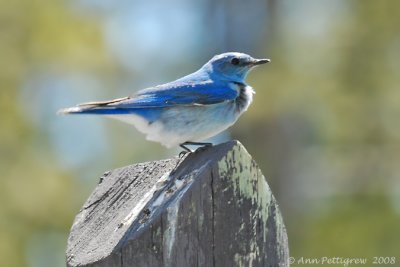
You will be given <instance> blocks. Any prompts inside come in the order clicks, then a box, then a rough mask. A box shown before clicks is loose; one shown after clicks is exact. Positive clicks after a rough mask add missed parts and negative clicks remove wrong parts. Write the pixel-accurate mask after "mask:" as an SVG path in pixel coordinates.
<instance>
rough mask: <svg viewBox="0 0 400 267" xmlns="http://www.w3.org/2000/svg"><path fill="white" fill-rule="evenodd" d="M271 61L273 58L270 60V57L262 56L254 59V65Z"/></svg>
mask: <svg viewBox="0 0 400 267" xmlns="http://www.w3.org/2000/svg"><path fill="white" fill-rule="evenodd" d="M268 62H271V60H269V59H268V58H262V59H254V61H253V62H252V64H253V65H255V66H256V65H261V64H265V63H268Z"/></svg>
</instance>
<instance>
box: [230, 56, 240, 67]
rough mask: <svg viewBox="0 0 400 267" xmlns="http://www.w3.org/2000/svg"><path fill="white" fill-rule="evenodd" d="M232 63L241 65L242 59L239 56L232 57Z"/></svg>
mask: <svg viewBox="0 0 400 267" xmlns="http://www.w3.org/2000/svg"><path fill="white" fill-rule="evenodd" d="M231 63H232V65H239V63H240V60H239V59H238V58H237V57H234V58H232V60H231Z"/></svg>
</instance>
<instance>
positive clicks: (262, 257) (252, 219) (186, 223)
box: [67, 141, 289, 267]
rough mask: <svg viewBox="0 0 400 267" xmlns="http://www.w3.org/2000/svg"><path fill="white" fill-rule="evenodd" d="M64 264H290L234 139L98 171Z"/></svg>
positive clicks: (258, 182)
mask: <svg viewBox="0 0 400 267" xmlns="http://www.w3.org/2000/svg"><path fill="white" fill-rule="evenodd" d="M67 265H68V266H99V267H100V266H109V267H117V266H118V267H127V266H139V267H142V266H151V267H153V266H171V267H180V266H183V267H187V266H216V267H218V266H253V267H255V266H273V267H275V266H289V252H288V241H287V235H286V230H285V226H284V224H283V221H282V217H281V214H280V212H279V209H278V205H277V203H276V200H275V198H274V197H273V195H272V192H271V190H270V188H269V186H268V184H267V181H266V179H265V177H264V176H263V175H262V173H261V171H260V170H259V168H258V167H257V164H256V163H255V161H254V160H253V159H252V158H251V156H250V155H249V154H248V153H247V151H246V150H245V148H244V147H243V146H242V145H241V144H240V143H239V142H238V141H230V142H227V143H224V144H221V145H217V146H213V147H209V148H206V149H204V150H201V151H197V152H195V153H191V154H189V155H188V156H186V157H185V158H183V159H179V158H173V159H168V160H161V161H155V162H147V163H139V164H135V165H132V166H127V167H123V168H120V169H116V170H113V171H111V172H107V173H106V174H104V176H103V177H102V178H100V182H99V185H98V186H97V187H96V189H95V190H94V192H93V193H92V195H91V196H90V197H89V199H88V200H87V201H86V203H85V204H84V206H83V208H82V209H81V210H80V212H79V214H78V215H77V216H76V218H75V222H74V224H73V226H72V229H71V233H70V236H69V239H68V248H67Z"/></svg>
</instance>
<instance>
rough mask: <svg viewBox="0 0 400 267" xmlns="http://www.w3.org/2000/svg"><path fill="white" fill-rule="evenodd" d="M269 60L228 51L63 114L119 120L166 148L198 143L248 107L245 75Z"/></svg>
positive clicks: (219, 130)
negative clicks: (168, 78) (173, 76)
mask: <svg viewBox="0 0 400 267" xmlns="http://www.w3.org/2000/svg"><path fill="white" fill-rule="evenodd" d="M267 62H269V60H268V59H254V58H252V57H250V56H249V55H246V54H242V53H233V52H231V53H224V54H221V55H217V56H215V57H213V58H212V59H211V60H210V61H209V62H207V63H206V64H205V65H204V66H203V67H202V68H200V69H199V70H198V71H196V72H194V73H192V74H190V75H187V76H185V77H183V78H181V79H178V80H176V81H173V82H170V83H166V84H163V85H159V86H156V87H152V88H148V89H144V90H141V91H139V92H137V93H136V94H134V95H132V96H128V97H125V98H120V99H115V100H111V101H104V102H90V103H84V104H81V105H78V106H76V107H72V108H67V109H63V110H61V111H60V113H62V114H97V115H105V116H107V117H111V118H115V119H119V120H122V121H124V122H127V123H131V124H133V125H135V126H136V128H137V129H138V130H139V131H141V132H143V133H145V134H146V135H147V139H149V140H153V141H157V142H160V143H162V144H163V145H165V146H167V147H172V146H174V145H178V144H184V143H185V142H198V141H202V140H204V139H206V138H208V137H211V136H213V135H215V134H217V133H219V132H221V131H223V130H225V129H226V128H228V127H229V126H231V125H232V124H233V123H234V122H235V121H236V120H237V119H238V117H239V116H240V115H241V114H242V113H243V112H244V111H246V110H247V108H248V106H249V105H250V103H251V101H252V95H253V93H254V91H253V89H252V88H251V87H250V86H248V85H247V84H246V83H245V81H244V80H245V78H246V75H247V73H248V72H249V71H250V69H251V68H252V67H254V66H256V65H259V64H263V63H267Z"/></svg>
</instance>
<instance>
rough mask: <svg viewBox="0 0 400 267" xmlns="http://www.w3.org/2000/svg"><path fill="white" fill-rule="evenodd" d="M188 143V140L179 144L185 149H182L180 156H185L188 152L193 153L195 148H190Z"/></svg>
mask: <svg viewBox="0 0 400 267" xmlns="http://www.w3.org/2000/svg"><path fill="white" fill-rule="evenodd" d="M186 145H187V142H185V143H182V144H179V146H180V147H181V148H183V149H184V150H183V151H181V152H180V153H179V157H180V158H181V157H183V156H184V155H186V154H187V153H192V152H193V150H191V149H190V148H188V147H187V146H186Z"/></svg>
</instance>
